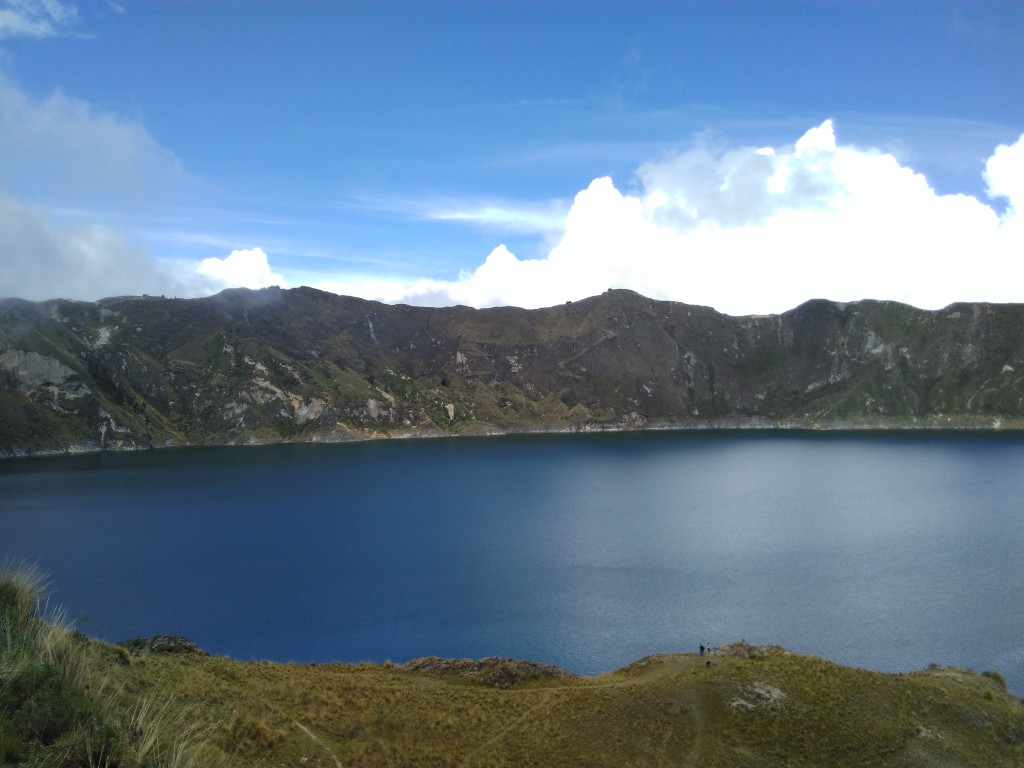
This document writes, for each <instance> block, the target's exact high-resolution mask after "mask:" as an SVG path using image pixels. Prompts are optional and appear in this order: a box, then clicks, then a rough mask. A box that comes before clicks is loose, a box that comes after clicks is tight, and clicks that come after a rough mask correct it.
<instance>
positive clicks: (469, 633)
mask: <svg viewBox="0 0 1024 768" xmlns="http://www.w3.org/2000/svg"><path fill="white" fill-rule="evenodd" d="M1022 469H1024V437H1022V436H1017V435H976V434H969V435H954V434H909V435H908V434H888V433H886V434H877V433H876V434H806V433H796V434H788V433H786V434H778V433H770V434H768V433H720V432H716V433H648V434H618V435H586V436H547V437H514V438H513V437H509V438H488V439H465V438H463V439H458V440H430V441H393V442H378V443H361V444H351V445H300V446H275V447H264V448H207V449H180V450H178V449H176V450H165V451H155V452H149V453H144V454H124V455H110V454H107V455H93V456H81V457H70V458H55V459H44V460H29V461H17V462H5V463H2V464H0V555H11V556H17V557H21V558H24V559H28V560H31V561H34V562H37V563H38V564H39V566H40V567H41V568H42V569H43V570H44V571H46V572H48V573H50V574H51V575H52V577H53V582H54V584H55V587H56V594H55V598H56V600H57V601H59V602H60V603H61V604H63V605H64V606H65V608H66V609H67V611H68V613H69V615H72V616H75V615H79V614H88V617H89V618H88V620H87V621H84V622H82V624H81V629H82V630H83V631H85V632H86V633H87V634H91V635H94V636H98V637H102V638H105V639H109V640H119V639H123V638H126V637H130V636H134V635H139V634H153V633H157V632H166V633H174V634H184V635H187V636H189V637H191V638H192V639H194V640H196V641H197V642H198V643H199V644H200V646H202V647H203V648H205V649H206V650H208V651H210V652H213V653H219V654H227V655H230V656H234V657H238V658H268V659H275V660H289V659H290V660H295V661H310V660H320V661H326V660H332V659H337V660H343V661H358V660H364V659H368V660H384V659H388V658H390V659H393V660H396V661H400V660H405V659H409V658H413V657H415V656H422V655H440V656H472V657H480V656H487V655H507V656H516V657H527V658H532V659H536V660H538V661H545V662H550V663H553V664H557V665H559V666H563V667H566V668H568V669H570V670H572V671H575V672H579V673H587V674H590V673H596V672H599V671H602V670H609V669H613V668H615V667H618V666H621V665H623V664H626V663H628V662H630V661H632V660H634V659H636V658H639V657H641V656H643V655H646V654H649V653H654V652H661V651H668V652H670V651H677V650H693V649H695V648H696V647H697V645H698V643H701V642H704V643H711V644H718V643H721V642H727V641H731V640H737V639H741V638H742V639H746V640H748V641H750V642H756V643H768V642H772V643H779V644H781V645H784V646H786V647H787V648H789V649H791V650H794V651H799V652H808V653H814V654H819V655H824V656H827V657H829V658H831V659H834V660H836V661H839V662H842V663H846V664H852V665H857V666H864V667H869V668H873V669H882V670H891V671H895V670H910V669H920V668H923V667H924V666H926V665H927V664H928V663H930V662H933V661H934V662H938V663H942V664H951V665H957V666H964V667H969V668H974V669H976V670H979V671H980V670H985V669H993V668H998V669H1001V670H1002V671H1003V672H1004V674H1005V675H1006V677H1007V680H1008V681H1009V682H1010V684H1011V687H1012V688H1013V689H1014V690H1015V691H1016V692H1017V693H1018V694H1019V693H1021V692H1024V640H1022V639H1021V635H1020V629H1021V627H1022V626H1024V576H1022V574H1021V569H1020V568H1019V553H1020V552H1021V551H1022V545H1024V515H1022V514H1021V504H1020V499H1021V498H1024V471H1022Z"/></svg>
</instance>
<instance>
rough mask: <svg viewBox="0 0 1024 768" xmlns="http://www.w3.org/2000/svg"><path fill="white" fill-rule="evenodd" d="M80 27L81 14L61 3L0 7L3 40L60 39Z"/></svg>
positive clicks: (41, 0) (18, 2)
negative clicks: (78, 24)
mask: <svg viewBox="0 0 1024 768" xmlns="http://www.w3.org/2000/svg"><path fill="white" fill-rule="evenodd" d="M77 23H78V10H77V9H76V8H75V6H73V5H72V4H71V3H66V2H61V0H5V2H4V5H3V7H0V40H2V39H7V38H12V37H37V38H39V37H58V36H60V35H65V34H68V33H69V32H70V31H71V30H72V29H73V28H74V26H75V25H76V24H77Z"/></svg>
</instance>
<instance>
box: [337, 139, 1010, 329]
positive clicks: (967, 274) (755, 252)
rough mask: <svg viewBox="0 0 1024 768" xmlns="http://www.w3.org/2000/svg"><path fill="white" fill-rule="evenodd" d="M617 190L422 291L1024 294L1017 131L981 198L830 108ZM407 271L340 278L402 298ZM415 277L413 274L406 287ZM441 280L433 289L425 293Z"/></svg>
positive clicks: (741, 309) (798, 297)
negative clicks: (779, 135)
mask: <svg viewBox="0 0 1024 768" xmlns="http://www.w3.org/2000/svg"><path fill="white" fill-rule="evenodd" d="M636 176H637V179H636V180H637V182H638V184H639V189H638V191H637V193H635V194H625V193H623V192H621V191H620V190H619V189H617V188H616V186H615V185H614V183H613V182H612V180H611V179H609V178H600V179H595V180H594V181H593V182H592V183H591V184H590V185H589V186H588V187H587V189H585V190H583V191H581V192H580V193H579V194H578V195H577V196H576V199H575V201H574V203H573V205H572V208H571V209H570V211H569V212H568V214H567V216H566V218H565V222H564V232H563V234H562V237H561V240H560V241H559V242H558V243H557V244H556V245H555V246H554V247H553V248H551V250H550V252H549V253H548V255H547V256H546V257H545V258H543V259H534V260H524V259H519V258H517V257H516V256H515V255H514V254H512V253H511V252H509V251H508V250H507V249H506V248H505V247H504V246H499V247H498V248H495V249H494V250H493V251H492V252H491V254H490V255H489V256H488V257H487V259H486V260H485V261H484V262H483V263H482V264H481V265H480V266H479V267H477V268H476V269H474V270H472V271H470V272H466V273H464V274H462V275H460V277H459V279H458V280H456V281H452V282H449V283H447V284H438V283H437V282H436V281H435V282H434V283H432V284H431V296H432V299H433V300H432V301H431V302H430V303H464V304H470V305H474V306H488V305H494V304H514V305H519V306H524V307H538V306H545V305H552V304H556V303H561V302H564V301H566V300H574V299H580V298H583V297H586V296H589V295H593V294H595V293H600V292H601V291H603V290H605V289H606V288H610V287H614V288H631V289H633V290H636V291H639V292H640V293H643V294H645V295H648V296H651V297H653V298H662V299H670V300H675V301H685V302H688V303H693V304H706V305H710V306H713V307H715V308H716V309H718V310H719V311H722V312H726V313H729V314H761V313H774V312H782V311H785V310H787V309H790V308H792V307H794V306H796V305H798V304H800V303H802V302H803V301H806V300H808V299H811V298H828V299H833V300H837V301H853V300H858V299H863V298H876V299H892V300H897V301H903V302H906V303H909V304H913V305H915V306H919V307H925V308H939V307H942V306H945V305H947V304H949V303H952V302H954V301H995V302H1005V301H1024V280H1022V277H1024V263H1022V260H1024V232H1022V226H1021V224H1020V220H1019V217H1018V211H1019V210H1020V208H1021V206H1022V205H1024V136H1021V138H1020V139H1019V140H1018V141H1017V142H1016V143H1015V144H1013V145H1011V146H1000V147H999V148H997V149H996V150H995V152H994V153H993V155H992V156H991V158H989V161H988V163H987V165H986V170H985V180H986V182H987V184H988V189H989V194H990V195H991V196H992V197H1003V198H1006V199H1007V200H1008V206H1007V210H1006V211H1005V213H1003V214H1002V215H1000V214H999V213H998V212H997V211H996V210H995V209H994V208H992V207H991V206H990V205H987V204H985V203H983V202H981V201H980V200H978V199H977V198H975V197H972V196H967V195H939V194H937V193H936V192H935V191H934V190H933V189H932V188H931V187H930V186H929V185H928V182H927V180H926V179H925V177H924V176H923V175H921V174H919V173H917V172H915V171H914V170H913V169H912V168H909V167H906V166H903V165H901V164H900V163H899V162H898V161H897V160H896V158H894V157H893V156H892V155H891V154H887V153H884V152H881V151H878V150H873V149H863V148H857V147H851V146H844V145H842V144H839V143H837V142H836V138H835V133H834V130H833V126H832V123H831V121H825V122H824V123H822V124H821V125H820V126H817V127H815V128H812V129H811V130H809V131H807V132H806V133H805V134H804V135H803V136H802V137H800V138H799V139H798V140H797V141H796V142H795V143H794V144H792V145H788V146H782V147H742V148H735V149H730V150H727V151H715V150H712V149H709V148H706V147H696V148H694V149H691V150H689V151H685V152H681V153H678V154H675V155H673V156H670V157H666V158H662V159H660V160H658V161H652V162H649V163H646V164H644V165H643V166H641V168H640V169H639V170H638V171H637V174H636ZM421 283H422V281H417V282H416V283H410V285H409V286H408V289H407V290H405V291H403V292H401V295H396V294H397V292H398V288H399V285H397V284H396V283H393V282H392V283H389V284H388V286H387V287H388V292H387V296H386V297H385V296H384V295H382V294H380V293H378V290H379V288H380V286H378V285H375V284H372V283H363V282H360V281H358V280H350V281H348V282H347V283H346V287H347V288H351V289H352V290H350V291H347V292H351V293H354V294H355V295H363V296H367V297H368V298H378V299H383V300H387V301H413V302H414V300H415V297H416V295H417V293H418V292H422V290H421V288H422V285H421ZM415 285H420V286H421V287H420V288H415V287H414V286H415ZM443 294H447V296H448V297H449V301H448V302H440V301H437V299H438V298H439V296H441V295H443Z"/></svg>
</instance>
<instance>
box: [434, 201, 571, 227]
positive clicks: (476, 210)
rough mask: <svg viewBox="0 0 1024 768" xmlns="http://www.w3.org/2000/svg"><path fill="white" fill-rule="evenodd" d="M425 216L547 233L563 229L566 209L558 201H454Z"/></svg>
mask: <svg viewBox="0 0 1024 768" xmlns="http://www.w3.org/2000/svg"><path fill="white" fill-rule="evenodd" d="M423 218H426V219H431V220H434V221H461V222H466V223H470V224H477V225H480V226H484V227H492V228H495V229H503V230H507V231H510V232H529V233H542V234H543V233H547V232H551V231H552V230H559V229H561V227H562V223H563V221H564V220H565V208H564V206H563V205H561V204H559V203H556V202H551V203H547V204H541V205H515V204H509V203H477V204H471V205H455V204H452V205H447V206H441V207H438V208H434V209H431V210H430V211H428V212H426V213H424V214H423Z"/></svg>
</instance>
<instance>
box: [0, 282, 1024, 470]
mask: <svg viewBox="0 0 1024 768" xmlns="http://www.w3.org/2000/svg"><path fill="white" fill-rule="evenodd" d="M1022 329H1024V305H1017V304H1013V305H1009V304H1007V305H998V304H954V305H951V306H949V307H947V308H945V309H943V310H938V311H924V310H918V309H915V308H913V307H909V306H906V305H902V304H896V303H893V302H878V301H861V302H856V303H851V304H839V303H835V302H828V301H811V302H807V303H806V304H803V305H801V306H800V307H797V308H795V309H793V310H791V311H789V312H785V313H783V314H781V315H768V316H749V317H731V316H728V315H722V314H720V313H718V312H716V311H714V310H713V309H710V308H708V307H698V306H690V305H686V304H680V303H674V302H664V301H653V300H651V299H647V298H644V297H643V296H640V295H638V294H636V293H632V292H630V291H609V292H607V293H604V294H602V295H600V296H595V297H593V298H590V299H586V300H584V301H579V302H572V303H567V304H564V305H561V306H557V307H549V308H546V309H536V310H523V309H517V308H514V307H496V308H492V309H479V310H477V309H471V308H469V307H444V308H431V307H411V306H404V305H388V304H380V303H377V302H371V301H364V300H361V299H355V298H350V297H343V296H337V295H334V294H329V293H323V292H321V291H316V290H313V289H311V288H296V289H292V290H287V291H285V290H278V289H266V290H262V291H248V290H242V289H238V290H230V291H224V292H223V293H220V294H218V295H216V296H211V297H207V298H203V299H188V300H185V299H167V298H163V297H155V296H144V297H121V298H112V299H104V300H102V301H99V302H75V301H64V300H55V301H48V302H41V303H33V302H27V301H20V300H17V299H4V300H0V455H8V456H14V455H24V454H30V453H35V452H62V451H77V450H98V449H119V448H121V449H123V448H149V447H159V446H167V445H194V444H212V443H216V444H245V443H266V442H287V441H338V440H351V439H363V438H373V437H388V436H410V435H461V434H485V433H493V432H518V431H553V430H558V431H561V430H594V429H644V428H659V427H661V428H730V427H759V428H779V427H801V428H964V427H965V428H976V429H996V428H1004V429H1007V428H1016V429H1019V428H1022V427H1024V334H1022Z"/></svg>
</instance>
